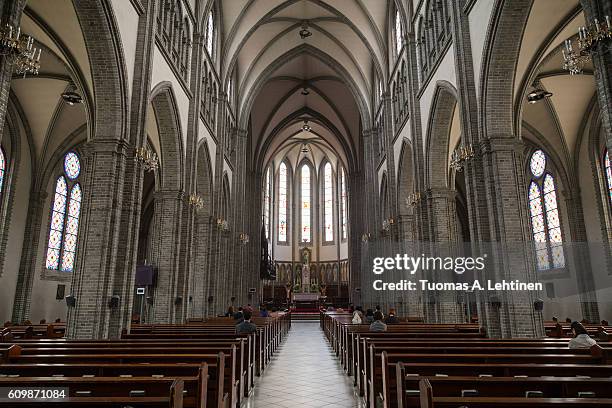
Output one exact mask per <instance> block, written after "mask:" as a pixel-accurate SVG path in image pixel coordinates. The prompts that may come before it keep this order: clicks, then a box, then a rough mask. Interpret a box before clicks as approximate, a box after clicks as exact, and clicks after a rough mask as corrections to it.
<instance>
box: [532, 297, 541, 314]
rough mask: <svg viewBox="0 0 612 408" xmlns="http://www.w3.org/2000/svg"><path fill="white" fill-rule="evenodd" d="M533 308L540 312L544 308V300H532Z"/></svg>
mask: <svg viewBox="0 0 612 408" xmlns="http://www.w3.org/2000/svg"><path fill="white" fill-rule="evenodd" d="M533 310H535V311H536V312H541V311H542V310H544V301H543V300H542V299H536V300H535V301H534V302H533Z"/></svg>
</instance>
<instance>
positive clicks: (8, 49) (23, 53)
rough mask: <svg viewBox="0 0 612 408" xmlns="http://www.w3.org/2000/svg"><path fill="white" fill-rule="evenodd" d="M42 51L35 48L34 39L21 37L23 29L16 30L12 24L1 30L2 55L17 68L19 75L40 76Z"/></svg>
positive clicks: (25, 36)
mask: <svg viewBox="0 0 612 408" xmlns="http://www.w3.org/2000/svg"><path fill="white" fill-rule="evenodd" d="M40 53H41V49H40V48H36V47H34V38H32V37H31V36H29V35H21V27H18V28H17V29H15V27H13V26H12V25H11V24H7V25H6V26H5V27H4V28H0V55H2V56H4V57H5V58H6V59H7V61H8V63H9V64H10V65H11V66H13V67H14V68H15V72H16V73H17V74H19V75H21V74H23V76H24V77H25V76H26V75H27V74H33V75H38V71H39V70H40Z"/></svg>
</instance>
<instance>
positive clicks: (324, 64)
mask: <svg viewBox="0 0 612 408" xmlns="http://www.w3.org/2000/svg"><path fill="white" fill-rule="evenodd" d="M220 6H221V14H222V19H223V33H224V38H223V39H222V43H221V50H222V58H221V61H222V66H221V71H222V77H223V78H229V77H230V76H231V77H232V78H233V81H234V83H235V84H236V88H237V95H238V112H239V115H242V120H241V125H242V126H249V127H250V130H251V133H252V135H253V142H252V144H251V153H252V155H253V163H254V165H255V166H256V170H260V171H261V170H262V169H263V168H264V167H265V166H266V165H267V163H269V162H270V160H271V159H272V158H273V157H276V156H278V155H286V154H287V149H286V148H287V147H288V146H289V145H295V143H292V142H291V140H293V139H292V138H295V137H297V136H296V135H297V134H299V133H300V129H301V126H302V124H303V121H304V120H305V119H308V120H309V123H310V125H311V126H312V129H313V132H312V133H311V135H310V137H312V136H313V135H317V138H318V139H319V142H318V143H320V146H326V147H325V149H332V150H333V151H335V152H336V156H337V157H338V158H339V159H340V160H341V161H342V162H343V163H344V165H345V166H347V167H348V168H355V167H356V166H357V162H358V160H357V159H356V158H357V157H358V155H359V134H360V128H361V127H363V126H365V125H366V124H367V123H369V121H370V116H371V101H372V90H373V87H374V84H373V82H374V78H385V76H386V74H387V73H386V69H385V67H386V65H387V63H386V55H387V51H386V49H387V37H386V34H385V33H386V31H387V30H386V25H387V13H388V0H377V1H365V0H355V1H346V0H231V1H221V2H220ZM304 25H306V26H307V27H308V30H309V31H310V32H311V33H312V35H311V36H310V37H307V38H305V39H303V38H301V37H300V34H299V33H300V30H302V28H303V26H304ZM304 89H306V92H305V91H304ZM322 151H325V150H322Z"/></svg>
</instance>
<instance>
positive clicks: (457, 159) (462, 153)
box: [450, 144, 474, 172]
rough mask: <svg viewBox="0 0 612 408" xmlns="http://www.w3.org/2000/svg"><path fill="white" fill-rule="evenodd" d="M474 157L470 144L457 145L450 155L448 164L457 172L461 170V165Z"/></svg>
mask: <svg viewBox="0 0 612 408" xmlns="http://www.w3.org/2000/svg"><path fill="white" fill-rule="evenodd" d="M472 158H474V148H473V147H472V145H471V144H467V145H464V146H458V147H457V148H456V149H455V151H454V152H453V154H452V156H451V162H450V166H451V167H452V168H453V169H454V170H455V171H457V172H461V171H463V165H464V164H465V163H466V162H467V161H468V160H472Z"/></svg>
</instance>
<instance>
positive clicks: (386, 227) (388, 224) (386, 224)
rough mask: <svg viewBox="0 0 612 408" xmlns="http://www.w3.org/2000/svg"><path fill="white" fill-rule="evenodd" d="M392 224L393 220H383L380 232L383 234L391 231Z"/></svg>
mask: <svg viewBox="0 0 612 408" xmlns="http://www.w3.org/2000/svg"><path fill="white" fill-rule="evenodd" d="M393 224H395V220H394V219H393V218H387V219H386V220H383V222H382V230H383V231H384V232H389V231H390V230H391V227H392V226H393Z"/></svg>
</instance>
